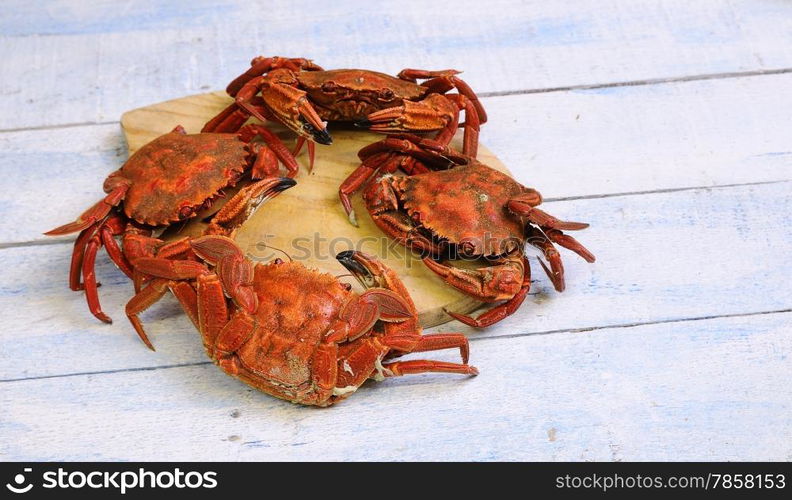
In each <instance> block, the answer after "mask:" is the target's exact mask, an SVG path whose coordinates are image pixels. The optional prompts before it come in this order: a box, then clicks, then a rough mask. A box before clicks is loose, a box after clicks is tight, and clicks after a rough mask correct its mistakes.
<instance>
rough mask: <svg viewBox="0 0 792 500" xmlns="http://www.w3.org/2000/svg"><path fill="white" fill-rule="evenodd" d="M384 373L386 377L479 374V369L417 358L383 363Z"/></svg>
mask: <svg viewBox="0 0 792 500" xmlns="http://www.w3.org/2000/svg"><path fill="white" fill-rule="evenodd" d="M382 368H383V370H382V374H383V375H384V376H385V377H400V376H402V375H417V374H419V373H430V372H439V373H459V374H461V375H473V376H475V375H478V373H479V371H478V369H477V368H476V367H475V366H470V365H467V364H458V363H448V362H446V361H432V360H426V359H415V360H410V361H394V362H392V363H384V364H383V365H382Z"/></svg>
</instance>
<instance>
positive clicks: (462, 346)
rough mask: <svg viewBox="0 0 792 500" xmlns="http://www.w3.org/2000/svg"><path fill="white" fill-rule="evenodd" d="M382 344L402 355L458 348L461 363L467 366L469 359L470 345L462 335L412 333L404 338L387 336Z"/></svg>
mask: <svg viewBox="0 0 792 500" xmlns="http://www.w3.org/2000/svg"><path fill="white" fill-rule="evenodd" d="M383 343H384V344H385V345H386V346H388V347H389V348H391V349H396V350H397V351H401V352H403V353H410V352H426V351H439V350H442V349H452V348H458V349H459V354H460V356H461V357H462V363H464V364H467V362H468V359H469V358H470V345H469V343H468V339H467V337H465V335H464V334H462V333H434V334H429V335H420V334H417V333H415V332H413V333H412V335H405V336H398V335H389V336H387V337H385V338H384V339H383Z"/></svg>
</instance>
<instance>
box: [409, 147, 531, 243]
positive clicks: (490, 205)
mask: <svg viewBox="0 0 792 500" xmlns="http://www.w3.org/2000/svg"><path fill="white" fill-rule="evenodd" d="M397 182H399V183H400V187H401V193H402V194H401V201H402V203H403V206H404V209H405V211H406V212H407V214H408V215H409V216H410V217H411V218H412V219H413V221H415V222H416V224H417V225H418V226H419V227H423V228H425V229H427V230H429V231H430V232H431V233H432V234H433V235H435V236H437V237H439V238H441V239H444V240H446V241H448V243H450V244H453V245H458V246H460V247H461V250H463V251H464V253H465V254H467V255H470V256H481V257H496V256H499V255H504V254H507V253H511V252H513V251H514V250H516V249H517V248H519V247H520V245H521V244H520V242H522V241H523V240H524V238H525V229H524V222H523V221H522V220H521V219H520V217H518V216H516V215H514V214H512V213H510V212H509V211H508V210H507V209H506V204H507V202H508V201H509V200H510V199H512V198H514V197H515V196H517V195H519V194H522V193H524V192H526V191H527V189H526V188H525V187H524V186H522V185H521V184H520V183H518V182H516V181H515V180H514V179H512V178H511V177H509V176H508V175H506V174H503V173H501V172H498V171H497V170H494V169H492V168H490V167H488V166H486V165H484V164H482V163H480V162H478V161H475V160H471V162H470V163H469V164H468V165H464V166H459V167H456V168H453V169H450V170H441V171H435V172H429V173H426V174H419V175H413V176H409V177H403V178H400V179H399V180H398V181H397Z"/></svg>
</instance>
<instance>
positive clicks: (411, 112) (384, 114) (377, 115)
mask: <svg viewBox="0 0 792 500" xmlns="http://www.w3.org/2000/svg"><path fill="white" fill-rule="evenodd" d="M458 112H459V111H458V109H457V107H456V105H454V103H452V102H451V101H450V100H448V99H447V98H445V97H443V96H442V95H440V94H433V95H430V96H429V97H427V98H426V99H424V100H423V101H418V102H413V101H404V104H403V105H402V106H395V107H393V108H387V109H382V110H380V111H375V112H374V113H371V114H370V115H368V116H367V117H366V118H365V119H364V120H359V121H357V122H356V123H355V126H357V127H360V128H365V129H369V130H371V131H372V132H432V131H435V130H441V129H443V128H445V127H446V126H447V125H448V124H449V123H450V122H451V121H453V120H455V119H456V117H457V115H458Z"/></svg>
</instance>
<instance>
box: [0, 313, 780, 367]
mask: <svg viewBox="0 0 792 500" xmlns="http://www.w3.org/2000/svg"><path fill="white" fill-rule="evenodd" d="M790 312H792V308H790V309H778V310H774V311H757V312H747V313H730V314H716V315H709V316H698V317H690V318H671V319H662V320H655V321H639V322H632V323H624V324H613V325H601V326H600V325H598V326H589V327H580V328H568V329H558V330H546V331H539V332H526V333H515V334H512V335H498V336H495V337H486V336H481V337H468V341H470V342H480V341H485V340H498V339H514V338H519V337H533V336H537V335H552V334H557V333H588V332H596V331H598V330H610V329H627V328H637V327H642V326H650V325H661V324H667V323H686V322H692V321H707V320H714V319H724V318H747V317H751V316H766V315H771V314H786V313H790ZM210 364H212V362H211V361H197V362H193V363H178V364H172V365H160V366H142V367H136V368H121V369H118V370H97V371H89V372H74V373H61V374H58V375H41V376H37V377H18V378H9V379H0V383H11V382H25V381H31V380H42V379H53V378H64V377H81V376H91V375H112V374H116V373H127V372H144V371H153V370H168V369H172V368H189V367H193V366H204V365H210Z"/></svg>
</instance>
